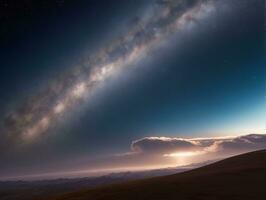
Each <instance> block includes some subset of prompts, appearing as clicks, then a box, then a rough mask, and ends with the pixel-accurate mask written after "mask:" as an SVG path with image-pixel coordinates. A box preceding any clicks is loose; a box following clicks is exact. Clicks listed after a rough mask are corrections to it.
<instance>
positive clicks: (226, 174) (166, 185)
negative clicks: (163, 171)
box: [51, 150, 266, 200]
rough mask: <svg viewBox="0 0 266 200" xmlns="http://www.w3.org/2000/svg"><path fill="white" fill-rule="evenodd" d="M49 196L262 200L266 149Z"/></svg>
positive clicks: (71, 198) (66, 199) (65, 199)
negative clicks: (179, 170) (175, 171)
mask: <svg viewBox="0 0 266 200" xmlns="http://www.w3.org/2000/svg"><path fill="white" fill-rule="evenodd" d="M51 199H53V200H174V199H175V200H213V199H216V200H217V199H222V200H228V199H230V200H231V199H234V200H257V199H261V200H265V199H266V150H262V151H256V152H251V153H247V154H243V155H239V156H235V157H231V158H228V159H225V160H222V161H219V162H217V163H214V164H211V165H208V166H205V167H201V168H198V169H195V170H191V171H188V172H184V173H181V174H175V175H170V176H164V177H158V178H151V179H145V180H139V181H130V182H126V183H123V184H113V185H108V186H102V187H97V188H94V189H87V190H81V191H79V192H73V193H68V194H64V195H62V196H59V197H56V198H51Z"/></svg>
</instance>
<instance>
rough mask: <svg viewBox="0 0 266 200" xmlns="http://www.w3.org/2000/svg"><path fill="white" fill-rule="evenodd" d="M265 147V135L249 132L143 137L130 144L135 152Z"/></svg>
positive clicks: (227, 151)
mask: <svg viewBox="0 0 266 200" xmlns="http://www.w3.org/2000/svg"><path fill="white" fill-rule="evenodd" d="M264 148H266V135H262V134H250V135H243V136H236V137H221V138H190V139H185V138H175V137H173V138H170V137H145V138H142V139H139V140H136V141H133V142H132V144H131V150H132V151H133V152H136V153H153V154H165V153H174V152H186V151H202V152H205V153H241V152H247V151H253V150H258V149H264Z"/></svg>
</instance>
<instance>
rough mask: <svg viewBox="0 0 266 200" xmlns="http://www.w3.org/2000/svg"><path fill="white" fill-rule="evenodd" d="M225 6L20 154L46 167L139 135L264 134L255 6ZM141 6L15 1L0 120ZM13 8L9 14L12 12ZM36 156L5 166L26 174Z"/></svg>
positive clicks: (265, 90) (264, 77)
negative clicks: (55, 161) (50, 163)
mask: <svg viewBox="0 0 266 200" xmlns="http://www.w3.org/2000/svg"><path fill="white" fill-rule="evenodd" d="M22 2H23V1H22ZM40 2H42V1H40ZM151 2H152V1H151ZM220 2H222V1H220ZM224 2H225V3H227V4H230V3H228V2H230V1H224ZM234 2H235V3H231V4H230V6H232V7H231V8H230V9H229V10H228V11H222V9H221V11H217V13H216V14H215V15H214V16H215V17H213V18H212V19H209V20H207V21H206V22H204V23H203V24H201V25H199V27H196V28H195V30H193V31H188V32H185V33H180V35H178V36H177V37H173V38H171V39H170V40H169V41H168V42H167V43H166V44H165V45H163V47H160V48H158V49H155V50H154V51H152V52H151V53H150V54H149V55H148V56H147V57H146V58H145V59H143V60H141V61H140V62H138V63H136V64H134V65H133V66H132V67H131V68H130V69H129V70H127V71H125V72H123V73H121V74H119V75H117V76H116V77H113V78H111V79H110V80H108V84H106V85H105V86H104V87H103V88H101V89H100V90H99V91H97V93H96V94H95V95H94V96H93V98H92V100H91V101H90V103H88V104H86V105H82V106H80V107H78V108H77V109H76V110H77V111H76V112H74V114H73V115H71V116H68V117H67V119H66V120H65V121H67V122H60V126H59V127H58V128H56V130H55V131H54V132H56V134H55V135H53V136H51V137H48V138H46V139H44V140H43V141H40V142H39V143H38V144H37V145H33V147H30V148H29V149H36V147H37V146H38V147H39V149H38V150H37V152H39V153H41V154H42V155H43V158H44V159H43V160H42V162H44V163H45V162H46V161H48V160H50V159H52V160H60V159H58V158H61V157H64V158H66V160H68V159H69V158H71V156H76V157H77V158H78V157H84V156H88V157H90V156H92V157H94V156H95V155H105V154H106V153H108V154H109V153H119V152H125V151H128V149H129V148H130V147H129V146H130V143H131V142H132V140H135V139H139V138H142V137H144V136H176V137H194V136H196V137H204V136H217V135H219V136H221V135H232V134H245V133H249V132H250V131H258V132H260V133H261V131H265V129H266V126H265V125H263V122H264V119H265V117H266V66H265V49H264V45H265V18H264V6H262V5H263V1H262V0H254V1H248V0H236V1H234ZM149 3H150V2H148V1H147V2H145V3H144V2H142V1H134V0H127V1H117V0H116V1H88V2H81V1H80V2H79V1H77V2H68V1H65V2H63V1H62V2H59V3H58V2H57V3H48V4H47V6H46V7H45V6H44V5H42V3H35V4H34V3H30V4H29V5H28V6H29V8H30V9H29V10H31V11H27V9H26V8H27V6H25V5H23V3H21V5H19V4H18V5H17V7H16V6H15V5H12V4H11V5H9V6H10V8H9V9H10V10H9V11H8V12H7V13H6V15H7V16H8V18H7V19H5V20H6V21H5V23H4V24H3V27H1V29H2V32H1V38H2V39H3V40H2V41H3V42H1V49H0V50H1V54H0V60H1V68H0V85H1V99H0V105H1V108H0V109H1V118H4V116H5V115H6V113H8V112H9V110H10V109H12V108H13V107H14V105H16V104H19V103H20V102H22V101H23V100H24V99H25V98H26V97H27V96H29V95H32V94H33V93H34V92H36V91H38V90H39V89H40V88H41V87H43V86H44V85H45V84H46V82H48V81H50V80H53V79H56V78H57V77H58V76H59V74H60V73H62V72H64V70H67V69H69V68H71V67H72V66H74V65H75V64H77V63H79V62H80V60H82V59H83V56H84V55H87V54H88V53H90V52H93V51H97V50H98V49H99V48H101V47H102V46H104V45H105V43H106V42H108V40H110V38H113V37H116V36H117V35H119V34H120V32H122V31H124V30H126V29H127V26H130V23H131V22H132V21H133V20H134V19H136V18H138V17H139V16H140V13H142V12H143V10H144V9H146V8H147V7H149ZM15 7H16V9H17V10H15V11H16V14H14V13H13V12H11V11H14V9H15ZM2 9H4V8H2ZM15 11H14V12H15ZM2 20H3V19H2ZM1 134H4V133H3V132H2V133H1ZM40 149H41V150H40ZM48 149H49V150H48ZM25 152H28V150H25ZM51 152H53V155H52V156H51ZM38 156H39V155H38V154H37V153H36V151H34V152H32V151H31V152H30V153H29V154H28V153H27V156H25V155H23V152H22V153H20V154H19V159H18V160H17V161H14V160H12V159H13V158H12V156H9V158H11V160H12V161H11V162H10V163H11V164H9V165H7V164H5V166H9V167H10V165H15V163H16V162H18V163H20V164H21V165H22V166H25V168H27V167H26V166H29V165H32V166H35V165H36V163H38V162H39V160H38V159H37V157H38ZM14 157H15V156H14ZM3 162H4V161H3ZM59 162H63V161H61V160H60V161H59ZM32 163H33V164H32ZM11 168H12V166H11Z"/></svg>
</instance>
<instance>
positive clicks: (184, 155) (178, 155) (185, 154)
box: [163, 151, 205, 157]
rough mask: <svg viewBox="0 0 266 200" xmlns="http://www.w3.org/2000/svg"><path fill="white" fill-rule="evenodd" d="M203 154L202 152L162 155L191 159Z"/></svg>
mask: <svg viewBox="0 0 266 200" xmlns="http://www.w3.org/2000/svg"><path fill="white" fill-rule="evenodd" d="M202 154H205V152H204V151H183V152H175V153H170V154H164V155H163V156H164V157H191V156H197V155H202Z"/></svg>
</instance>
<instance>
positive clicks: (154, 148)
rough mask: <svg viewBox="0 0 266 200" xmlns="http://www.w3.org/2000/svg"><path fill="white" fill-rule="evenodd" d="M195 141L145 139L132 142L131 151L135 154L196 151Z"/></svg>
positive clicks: (160, 138) (158, 138)
mask: <svg viewBox="0 0 266 200" xmlns="http://www.w3.org/2000/svg"><path fill="white" fill-rule="evenodd" d="M197 148H198V146H197V143H196V142H195V141H191V140H187V139H182V138H168V137H145V138H142V139H140V140H136V141H133V142H132V145H131V149H132V151H135V152H149V153H151V152H153V153H154V152H159V153H162V152H163V153H164V152H165V153H167V152H171V151H186V150H196V149H197Z"/></svg>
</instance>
